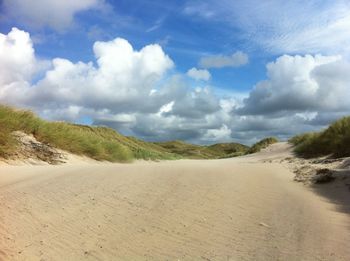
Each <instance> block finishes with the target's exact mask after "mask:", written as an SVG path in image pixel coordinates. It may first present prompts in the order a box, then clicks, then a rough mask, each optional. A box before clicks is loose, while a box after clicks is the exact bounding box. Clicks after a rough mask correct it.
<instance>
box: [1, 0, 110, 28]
mask: <svg viewBox="0 0 350 261" xmlns="http://www.w3.org/2000/svg"><path fill="white" fill-rule="evenodd" d="M103 5H104V1H103V0H74V1H69V0H50V1H47V0H35V1H32V0H4V3H3V6H4V9H5V12H6V13H7V15H8V16H10V17H11V18H13V19H16V20H19V21H21V22H23V23H26V24H29V25H32V26H34V27H50V28H53V29H56V30H64V29H66V28H67V27H69V26H70V25H72V23H73V20H74V15H75V14H76V13H78V12H82V11H86V10H89V9H98V8H102V7H103Z"/></svg>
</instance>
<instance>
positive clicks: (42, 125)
mask: <svg viewBox="0 0 350 261" xmlns="http://www.w3.org/2000/svg"><path fill="white" fill-rule="evenodd" d="M14 131H22V132H24V133H26V134H30V135H33V136H34V137H35V138H36V140H38V141H39V142H42V143H44V144H50V145H51V146H52V147H55V148H58V149H62V150H65V151H68V152H71V153H74V154H77V155H85V156H88V157H90V158H93V159H96V160H107V161H111V162H128V161H131V160H133V159H146V160H148V159H151V160H158V159H181V158H191V159H216V158H225V157H233V156H238V155H242V154H245V153H246V152H247V151H248V149H249V147H247V146H245V145H242V144H239V143H220V144H214V145H210V146H200V145H194V144H189V143H185V142H183V141H169V142H145V141H142V140H139V139H137V138H135V137H126V136H123V135H121V134H120V133H118V132H116V131H115V130H113V129H110V128H107V127H98V126H85V125H78V124H72V123H66V122H49V121H45V120H42V119H40V118H39V117H37V116H36V115H35V114H33V113H32V112H31V111H27V110H18V109H15V108H12V107H8V106H3V105H0V157H5V158H6V157H11V155H12V154H13V153H14V152H15V151H16V149H17V145H18V142H17V140H16V139H15V138H14V137H13V135H12V133H13V132H14Z"/></svg>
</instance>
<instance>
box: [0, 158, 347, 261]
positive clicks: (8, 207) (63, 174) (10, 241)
mask: <svg viewBox="0 0 350 261" xmlns="http://www.w3.org/2000/svg"><path fill="white" fill-rule="evenodd" d="M348 224H349V218H348V216H347V215H346V214H342V213H338V212H337V211H336V210H335V206H334V205H332V204H331V203H329V202H326V201H325V200H324V199H322V198H320V197H319V196H317V195H315V194H314V193H312V192H311V191H308V190H307V189H306V188H305V187H303V186H301V185H300V184H296V183H295V182H293V181H292V174H291V173H289V172H288V171H287V170H286V169H285V168H283V167H282V166H281V165H278V164H266V163H265V164H262V163H258V162H254V158H252V157H250V158H248V160H247V158H245V159H244V158H243V159H233V160H232V159H227V160H215V161H214V160H213V161H190V160H188V161H187V160H186V161H174V162H161V163H147V162H139V163H135V164H125V165H123V164H99V165H93V164H81V165H63V166H23V167H10V166H1V167H0V260H81V259H84V260H350V248H349V242H350V234H349V229H348Z"/></svg>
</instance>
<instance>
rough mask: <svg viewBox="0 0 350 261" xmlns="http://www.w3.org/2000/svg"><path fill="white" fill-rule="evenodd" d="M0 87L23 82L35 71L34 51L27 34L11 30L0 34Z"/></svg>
mask: <svg viewBox="0 0 350 261" xmlns="http://www.w3.org/2000/svg"><path fill="white" fill-rule="evenodd" d="M0 46H1V48H0V61H1V62H0V71H1V74H0V85H6V84H10V83H13V82H20V81H25V80H26V79H28V78H30V77H31V76H32V74H33V73H34V71H35V64H36V61H35V57H34V49H33V46H32V42H31V40H30V36H29V34H28V33H26V32H23V31H20V30H18V29H17V28H12V30H11V32H9V34H8V35H4V34H0Z"/></svg>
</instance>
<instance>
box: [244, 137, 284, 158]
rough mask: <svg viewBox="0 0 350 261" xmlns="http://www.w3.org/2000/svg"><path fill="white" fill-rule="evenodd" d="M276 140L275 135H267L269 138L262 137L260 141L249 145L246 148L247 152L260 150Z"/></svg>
mask: <svg viewBox="0 0 350 261" xmlns="http://www.w3.org/2000/svg"><path fill="white" fill-rule="evenodd" d="M276 142H278V139H277V138H275V137H269V138H265V139H262V140H261V141H259V142H257V143H255V144H254V145H253V146H251V147H250V148H249V150H248V152H247V153H248V154H250V153H256V152H259V151H260V150H262V149H264V148H266V147H268V146H269V145H271V144H274V143H276Z"/></svg>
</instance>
